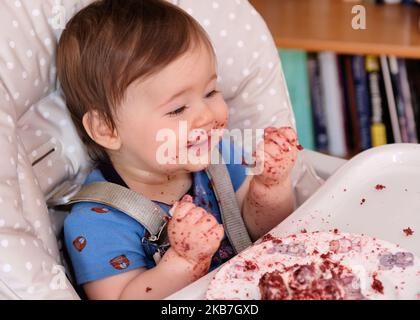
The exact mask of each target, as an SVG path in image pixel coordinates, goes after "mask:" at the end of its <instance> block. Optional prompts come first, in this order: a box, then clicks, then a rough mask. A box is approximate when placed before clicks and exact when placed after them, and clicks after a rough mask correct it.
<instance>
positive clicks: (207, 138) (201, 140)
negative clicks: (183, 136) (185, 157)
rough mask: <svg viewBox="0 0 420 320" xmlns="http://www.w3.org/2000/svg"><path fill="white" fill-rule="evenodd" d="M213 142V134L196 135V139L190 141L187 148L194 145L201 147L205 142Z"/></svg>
mask: <svg viewBox="0 0 420 320" xmlns="http://www.w3.org/2000/svg"><path fill="white" fill-rule="evenodd" d="M210 142H211V135H209V134H207V136H204V135H200V136H198V137H195V139H193V140H190V141H188V143H187V148H188V149H189V148H192V147H200V146H204V145H205V144H209V143H210Z"/></svg>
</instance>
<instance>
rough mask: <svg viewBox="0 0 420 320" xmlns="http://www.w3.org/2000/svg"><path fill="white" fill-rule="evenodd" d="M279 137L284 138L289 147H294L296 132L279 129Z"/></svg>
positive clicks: (283, 128) (288, 128) (287, 128)
mask: <svg viewBox="0 0 420 320" xmlns="http://www.w3.org/2000/svg"><path fill="white" fill-rule="evenodd" d="M278 132H279V134H280V135H282V136H283V137H285V138H286V140H287V142H288V143H290V144H291V145H296V142H297V135H296V131H295V130H294V129H293V128H291V127H281V128H279V129H278Z"/></svg>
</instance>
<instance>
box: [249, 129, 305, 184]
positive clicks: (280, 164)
mask: <svg viewBox="0 0 420 320" xmlns="http://www.w3.org/2000/svg"><path fill="white" fill-rule="evenodd" d="M298 148H300V145H298V144H297V135H296V132H295V130H294V129H293V128H290V127H281V128H273V127H269V128H266V129H265V130H264V141H263V142H261V143H260V144H259V145H258V147H257V154H256V156H257V161H262V159H261V158H260V157H261V156H262V155H264V169H263V171H262V173H261V174H260V175H256V176H255V179H257V180H258V181H259V182H261V183H263V184H265V185H267V186H270V185H276V184H278V183H280V182H282V181H284V179H285V178H287V177H288V176H289V175H290V172H291V171H292V169H293V166H294V164H295V162H296V158H297V151H298Z"/></svg>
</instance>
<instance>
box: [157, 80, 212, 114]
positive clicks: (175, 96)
mask: <svg viewBox="0 0 420 320" xmlns="http://www.w3.org/2000/svg"><path fill="white" fill-rule="evenodd" d="M214 79H217V74H215V73H213V75H212V76H211V77H210V78H209V80H208V81H207V83H209V82H211V81H213V80H214ZM190 89H191V88H190V87H188V88H185V89H183V90H181V91H179V92H177V93H175V94H174V95H172V96H171V97H170V98H169V99H167V100H166V102H165V103H162V104H161V105H160V106H159V107H163V106H165V105H166V104H168V103H169V102H171V101H172V100H174V99H176V98H178V97H179V96H182V95H183V94H184V93H185V92H187V91H189V90H190Z"/></svg>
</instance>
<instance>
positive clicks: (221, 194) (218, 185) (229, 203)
mask: <svg viewBox="0 0 420 320" xmlns="http://www.w3.org/2000/svg"><path fill="white" fill-rule="evenodd" d="M206 173H207V175H208V177H209V179H210V181H211V183H212V184H213V189H214V193H215V194H216V198H217V200H218V202H219V207H220V211H221V214H222V220H223V225H224V227H225V231H226V234H227V237H228V238H229V241H230V243H231V244H232V246H233V248H234V249H235V251H236V253H239V252H241V251H242V250H244V249H246V248H248V247H249V246H250V245H251V244H252V241H251V238H250V237H249V234H248V231H247V229H246V226H245V223H244V220H243V219H242V213H241V210H240V208H239V207H238V202H237V201H236V195H235V192H234V190H233V186H232V182H231V180H230V178H229V172H228V171H227V168H226V166H225V165H210V166H209V167H208V169H207V170H206Z"/></svg>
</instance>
